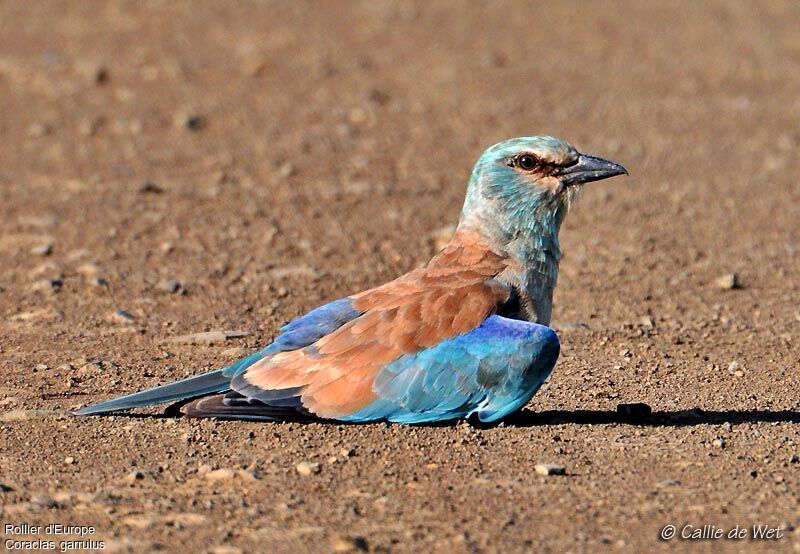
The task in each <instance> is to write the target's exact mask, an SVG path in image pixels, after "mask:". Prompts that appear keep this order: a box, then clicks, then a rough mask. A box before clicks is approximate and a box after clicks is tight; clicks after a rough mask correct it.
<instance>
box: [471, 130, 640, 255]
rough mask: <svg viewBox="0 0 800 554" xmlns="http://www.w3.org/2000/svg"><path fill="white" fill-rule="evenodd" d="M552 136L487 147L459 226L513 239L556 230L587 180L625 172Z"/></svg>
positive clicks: (476, 170)
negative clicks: (521, 235) (531, 233)
mask: <svg viewBox="0 0 800 554" xmlns="http://www.w3.org/2000/svg"><path fill="white" fill-rule="evenodd" d="M627 173H628V172H627V170H626V169H625V168H624V167H622V166H621V165H619V164H616V163H614V162H610V161H608V160H604V159H603V158H598V157H595V156H590V155H588V154H581V153H580V152H578V151H577V150H576V149H575V148H574V147H573V146H572V145H570V144H569V143H567V142H564V141H563V140H559V139H557V138H554V137H547V136H543V137H521V138H514V139H510V140H506V141H503V142H500V143H498V144H495V145H494V146H492V147H490V148H488V149H487V150H486V151H485V152H484V153H483V155H481V157H480V159H479V160H478V163H477V164H475V169H474V170H473V171H472V177H471V178H470V182H469V186H468V188H467V197H466V201H465V203H464V210H463V212H462V214H461V223H460V226H462V227H465V226H468V227H473V228H477V229H480V230H482V231H484V232H487V233H489V234H490V235H491V236H494V237H496V238H498V239H506V240H510V239H512V238H516V237H517V236H519V235H520V234H530V233H525V231H526V230H528V231H530V232H533V233H542V232H547V231H552V232H554V233H555V234H556V235H557V233H558V229H559V227H560V226H561V222H562V221H563V218H564V216H565V215H566V212H567V211H568V209H569V206H570V203H571V201H572V200H573V199H574V197H575V195H576V194H577V193H578V192H579V191H580V189H581V188H582V187H583V185H584V184H586V183H588V182H590V181H599V180H600V179H607V178H608V177H613V176H615V175H621V174H627Z"/></svg>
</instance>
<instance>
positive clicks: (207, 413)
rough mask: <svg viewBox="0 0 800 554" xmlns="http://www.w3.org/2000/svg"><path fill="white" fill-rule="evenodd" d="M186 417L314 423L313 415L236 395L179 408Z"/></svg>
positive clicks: (217, 395) (201, 400)
mask: <svg viewBox="0 0 800 554" xmlns="http://www.w3.org/2000/svg"><path fill="white" fill-rule="evenodd" d="M181 412H183V414H184V415H185V416H186V417H217V418H222V419H245V420H251V421H302V422H309V421H314V420H316V419H317V418H315V417H314V416H313V415H310V414H307V413H303V412H300V411H298V409H297V408H294V407H290V406H268V405H267V404H264V403H262V402H259V401H257V400H255V401H254V400H247V399H245V398H243V397H242V396H241V395H239V394H238V393H228V394H224V395H223V394H216V395H214V396H206V397H205V398H199V399H197V400H194V401H192V402H189V403H188V404H186V405H184V406H181Z"/></svg>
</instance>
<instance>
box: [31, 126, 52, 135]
mask: <svg viewBox="0 0 800 554" xmlns="http://www.w3.org/2000/svg"><path fill="white" fill-rule="evenodd" d="M52 130H53V129H52V127H50V125H49V124H47V123H34V124H33V125H31V126H30V127H28V136H29V137H36V138H39V137H44V136H47V135H49V134H50V132H51V131H52Z"/></svg>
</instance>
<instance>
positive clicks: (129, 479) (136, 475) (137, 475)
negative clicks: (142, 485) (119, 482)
mask: <svg viewBox="0 0 800 554" xmlns="http://www.w3.org/2000/svg"><path fill="white" fill-rule="evenodd" d="M142 479H144V473H143V472H141V471H139V470H138V469H135V470H133V471H131V472H130V473H129V474H127V475H126V476H125V478H124V479H123V480H124V481H125V482H126V483H135V482H136V481H141V480H142Z"/></svg>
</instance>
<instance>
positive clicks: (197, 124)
mask: <svg viewBox="0 0 800 554" xmlns="http://www.w3.org/2000/svg"><path fill="white" fill-rule="evenodd" d="M175 123H176V125H177V126H178V127H183V128H184V129H188V130H190V131H199V130H200V129H202V128H203V127H204V126H205V123H206V122H205V119H204V118H203V116H202V115H200V114H198V113H195V112H182V113H179V114H178V115H177V116H176V117H175Z"/></svg>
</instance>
